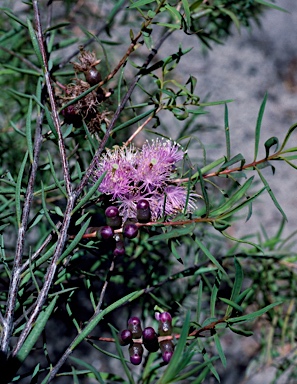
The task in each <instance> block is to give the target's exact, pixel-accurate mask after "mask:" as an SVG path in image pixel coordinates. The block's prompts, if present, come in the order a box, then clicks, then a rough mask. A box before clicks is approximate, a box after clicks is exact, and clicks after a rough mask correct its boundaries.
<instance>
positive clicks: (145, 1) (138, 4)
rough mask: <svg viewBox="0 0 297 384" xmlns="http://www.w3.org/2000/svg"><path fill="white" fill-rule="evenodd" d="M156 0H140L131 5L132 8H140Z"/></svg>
mask: <svg viewBox="0 0 297 384" xmlns="http://www.w3.org/2000/svg"><path fill="white" fill-rule="evenodd" d="M155 1H156V0H138V1H135V3H133V4H132V5H130V6H129V8H130V9H132V8H140V7H142V6H144V5H146V4H150V3H154V2H155Z"/></svg>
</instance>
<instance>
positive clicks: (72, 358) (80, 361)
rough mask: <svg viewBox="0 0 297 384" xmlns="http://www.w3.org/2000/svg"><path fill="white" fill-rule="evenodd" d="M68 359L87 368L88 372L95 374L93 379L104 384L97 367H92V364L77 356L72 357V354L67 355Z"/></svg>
mask: <svg viewBox="0 0 297 384" xmlns="http://www.w3.org/2000/svg"><path fill="white" fill-rule="evenodd" d="M69 359H70V360H71V361H73V362H74V363H75V364H77V365H81V366H82V367H84V368H86V369H88V370H89V371H90V372H92V373H93V375H94V376H95V379H96V380H97V381H98V382H99V383H101V384H105V381H104V380H103V378H102V376H101V375H100V372H98V371H97V369H96V368H95V367H93V365H91V364H89V363H86V362H85V361H83V360H81V359H78V358H77V357H74V356H69Z"/></svg>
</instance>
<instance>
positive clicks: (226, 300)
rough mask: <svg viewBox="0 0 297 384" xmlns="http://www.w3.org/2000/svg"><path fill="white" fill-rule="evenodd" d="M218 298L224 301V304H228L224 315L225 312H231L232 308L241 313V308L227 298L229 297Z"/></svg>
mask: <svg viewBox="0 0 297 384" xmlns="http://www.w3.org/2000/svg"><path fill="white" fill-rule="evenodd" d="M219 299H220V300H221V301H222V302H223V303H225V304H228V308H227V311H226V315H227V312H228V311H229V314H230V313H231V312H232V309H235V310H236V311H238V312H240V313H242V312H243V308H242V307H241V306H240V305H238V304H236V303H235V302H234V301H232V300H229V299H226V298H225V297H219Z"/></svg>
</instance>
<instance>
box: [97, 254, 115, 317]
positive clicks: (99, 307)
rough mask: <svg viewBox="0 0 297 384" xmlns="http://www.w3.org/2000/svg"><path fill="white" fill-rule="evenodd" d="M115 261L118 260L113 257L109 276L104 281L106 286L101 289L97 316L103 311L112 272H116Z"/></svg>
mask: <svg viewBox="0 0 297 384" xmlns="http://www.w3.org/2000/svg"><path fill="white" fill-rule="evenodd" d="M115 259H116V256H114V257H113V259H112V261H111V264H110V268H109V270H108V272H107V276H106V279H105V281H104V284H103V287H102V289H101V293H100V297H99V301H98V304H97V307H96V309H95V315H97V314H98V313H99V312H100V310H101V307H102V303H103V299H104V296H105V292H106V289H107V286H108V283H109V282H110V278H111V276H112V272H113V270H114V263H115Z"/></svg>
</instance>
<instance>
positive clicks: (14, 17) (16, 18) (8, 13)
mask: <svg viewBox="0 0 297 384" xmlns="http://www.w3.org/2000/svg"><path fill="white" fill-rule="evenodd" d="M4 13H5V14H6V15H7V16H8V17H10V18H11V19H12V20H14V21H16V22H17V23H19V24H20V25H22V26H23V27H25V28H27V24H26V23H25V22H24V21H23V20H21V19H20V18H18V17H16V16H15V15H14V14H13V13H11V12H8V11H4ZM14 33H15V32H14Z"/></svg>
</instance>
